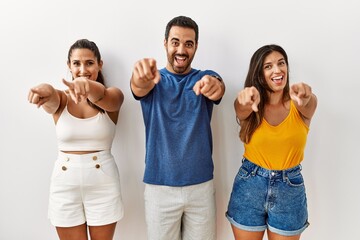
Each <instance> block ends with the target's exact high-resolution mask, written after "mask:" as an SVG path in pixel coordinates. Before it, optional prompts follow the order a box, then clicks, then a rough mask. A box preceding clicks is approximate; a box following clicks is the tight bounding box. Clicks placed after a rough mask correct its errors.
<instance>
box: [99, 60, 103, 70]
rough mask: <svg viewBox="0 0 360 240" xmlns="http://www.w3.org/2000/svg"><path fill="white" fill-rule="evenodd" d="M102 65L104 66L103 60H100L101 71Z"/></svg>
mask: <svg viewBox="0 0 360 240" xmlns="http://www.w3.org/2000/svg"><path fill="white" fill-rule="evenodd" d="M102 66H103V60H100V63H99V71H101V70H102Z"/></svg>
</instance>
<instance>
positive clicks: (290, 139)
mask: <svg viewBox="0 0 360 240" xmlns="http://www.w3.org/2000/svg"><path fill="white" fill-rule="evenodd" d="M288 67H289V65H288V57H287V54H286V52H285V51H284V49H283V48H282V47H280V46H278V45H266V46H263V47H261V48H259V49H258V50H257V51H256V52H255V53H254V55H253V56H252V58H251V61H250V66H249V71H248V74H247V77H246V80H245V84H244V89H243V90H241V91H240V92H239V94H238V96H237V98H236V99H235V103H234V105H235V112H236V117H237V120H238V123H239V124H240V127H241V130H240V139H241V141H242V142H243V143H244V148H245V152H244V158H243V163H242V166H241V167H240V170H239V172H238V174H237V175H236V177H235V181H234V185H233V190H232V193H231V197H230V201H229V206H228V211H227V213H226V216H227V218H228V220H229V221H230V223H231V227H232V229H233V233H234V237H235V239H236V240H250V239H251V240H261V239H263V236H264V233H265V230H266V231H267V235H268V239H269V240H280V239H287V240H298V239H300V235H301V233H302V232H303V231H304V230H305V228H306V227H307V226H308V225H309V223H308V214H307V204H306V194H305V187H304V181H303V178H302V175H301V165H300V163H301V161H302V160H303V156H304V148H305V144H306V138H307V133H308V131H309V125H310V121H311V118H312V116H313V114H314V112H315V110H316V106H317V98H316V96H315V95H314V94H313V93H312V90H311V87H310V86H309V85H307V84H305V83H296V84H293V85H291V86H290V84H289V69H288Z"/></svg>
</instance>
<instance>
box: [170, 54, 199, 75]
mask: <svg viewBox="0 0 360 240" xmlns="http://www.w3.org/2000/svg"><path fill="white" fill-rule="evenodd" d="M177 56H178V57H185V61H186V63H185V65H183V66H181V67H179V66H176V57H177ZM193 58H194V56H192V57H191V58H190V57H189V55H187V54H175V55H168V62H169V64H170V65H171V68H172V70H173V71H174V72H175V73H177V74H184V73H186V72H187V71H188V70H189V69H190V65H191V62H192V60H193Z"/></svg>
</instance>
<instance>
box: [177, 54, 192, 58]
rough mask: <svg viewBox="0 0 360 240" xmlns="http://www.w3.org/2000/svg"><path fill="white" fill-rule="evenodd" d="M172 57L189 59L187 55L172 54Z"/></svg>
mask: <svg viewBox="0 0 360 240" xmlns="http://www.w3.org/2000/svg"><path fill="white" fill-rule="evenodd" d="M174 57H186V58H189V55H187V54H174Z"/></svg>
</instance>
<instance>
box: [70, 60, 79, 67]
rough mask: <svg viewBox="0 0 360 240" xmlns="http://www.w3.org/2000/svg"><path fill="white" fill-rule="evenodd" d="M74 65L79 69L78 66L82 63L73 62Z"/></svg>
mask: <svg viewBox="0 0 360 240" xmlns="http://www.w3.org/2000/svg"><path fill="white" fill-rule="evenodd" d="M72 65H73V66H76V67H77V66H80V63H79V62H78V61H74V62H72Z"/></svg>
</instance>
